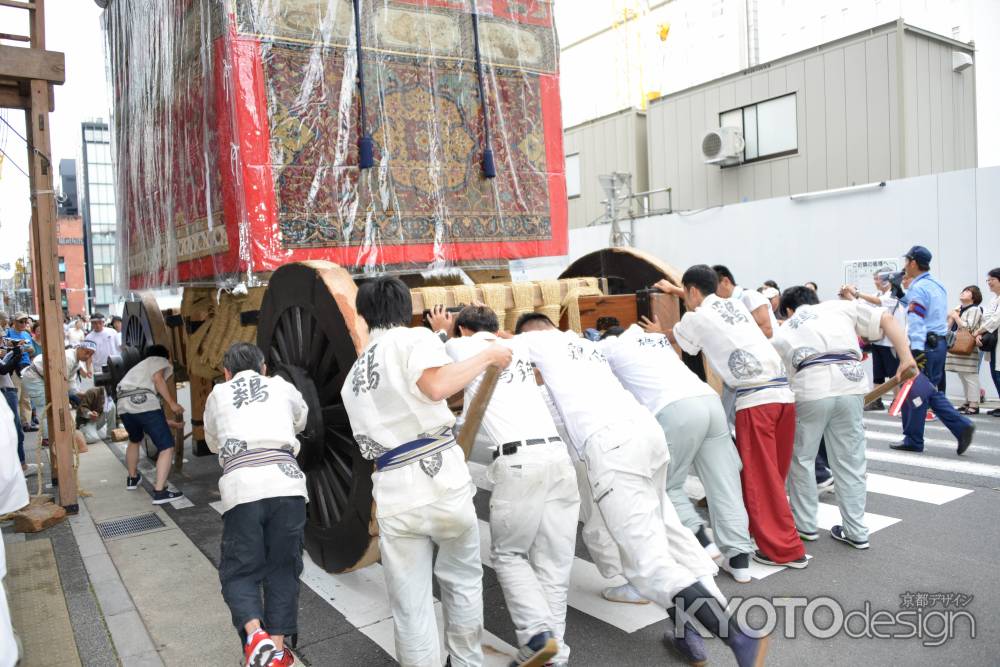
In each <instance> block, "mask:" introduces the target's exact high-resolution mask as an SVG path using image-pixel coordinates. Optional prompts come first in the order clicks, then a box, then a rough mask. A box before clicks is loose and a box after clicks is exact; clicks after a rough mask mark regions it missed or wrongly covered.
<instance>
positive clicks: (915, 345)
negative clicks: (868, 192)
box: [889, 245, 976, 454]
mask: <svg viewBox="0 0 1000 667" xmlns="http://www.w3.org/2000/svg"><path fill="white" fill-rule="evenodd" d="M903 258H904V260H905V261H906V263H905V264H904V265H903V272H904V275H905V276H906V277H907V278H909V279H910V281H911V282H910V285H909V288H908V289H907V291H906V294H905V295H904V296H903V298H902V299H900V303H902V304H903V305H904V306H906V335H907V336H908V337H909V339H910V350H912V352H913V356H915V357H916V356H919V355H920V353H921V352H922V353H923V354H924V363H923V368H922V371H923V375H924V376H925V378H926V379H927V380H928V381H929V382H930V384H929V385H927V383H924V382H921V381H920V378H917V380H915V381H914V383H913V384H912V385H910V388H909V392H908V393H907V395H906V397H905V398H904V399H903V407H902V413H903V434H904V436H905V437H904V438H903V441H902V442H900V443H898V444H895V445H889V447H890V448H892V449H898V450H902V451H906V452H922V451H924V423H925V421H926V418H927V409H928V408H933V409H934V414H935V415H937V417H938V419H940V420H941V423H942V424H944V425H945V426H946V427H947V428H948V430H949V431H951V433H952V435H954V436H955V438H956V440H958V450H957V451H958V453H959V454H964V453H965V450H966V449H968V448H969V445H970V444H971V443H972V436H973V435H974V434H975V431H976V426H975V424H973V423H972V421H971V420H969V419H968V418H966V417H963V416H962V415H960V414H959V413H958V410H956V409H955V406H954V405H952V404H951V401H949V400H948V398H947V397H946V396H945V395H944V394H943V393H942V392H940V391H938V389H937V387H938V383H939V382H941V378H942V377H944V362H945V357H947V355H948V343H947V341H946V340H945V334H946V333H947V332H948V295H947V292H946V291H945V289H944V285H942V284H941V283H940V282H938V280H937V278H935V277H934V276H932V275H931V273H930V270H931V251H930V250H928V249H927V248H925V247H923V246H919V245H917V246H913V247H912V248H910V249H909V250H908V251H907V252H906V254H905V255H904V256H903Z"/></svg>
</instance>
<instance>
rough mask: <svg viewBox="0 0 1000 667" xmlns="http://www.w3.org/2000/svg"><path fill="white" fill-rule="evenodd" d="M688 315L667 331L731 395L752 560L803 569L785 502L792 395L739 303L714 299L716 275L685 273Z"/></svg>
mask: <svg viewBox="0 0 1000 667" xmlns="http://www.w3.org/2000/svg"><path fill="white" fill-rule="evenodd" d="M681 282H682V283H683V285H684V303H685V305H686V306H687V309H688V310H687V312H686V313H685V314H684V317H682V318H681V321H680V322H678V323H677V324H676V325H675V326H674V328H673V331H672V332H668V335H669V336H672V337H673V338H674V339H675V340H676V342H677V343H678V344H679V345H680V346H681V348H682V349H683V350H684V351H685V352H687V353H688V354H698V353H699V352H701V351H704V352H705V356H706V357H707V358H708V361H709V363H711V364H712V367H713V368H714V369H715V372H716V373H718V374H719V376H720V377H721V378H722V380H723V382H725V383H726V385H728V386H729V387H732V388H733V390H734V391H735V394H736V405H735V408H736V449H737V450H738V451H739V454H740V459H741V460H742V461H743V472H742V475H741V479H742V480H743V501H744V504H745V506H746V510H747V516H748V517H749V519H750V534H751V535H752V536H753V538H754V540H755V541H756V542H757V548H758V550H757V551H756V552H755V553H754V556H753V558H754V560H757V561H758V562H761V563H764V564H766V565H786V566H788V567H792V568H804V567H806V565H807V564H808V560H806V555H805V549H804V548H803V547H802V541H801V540H800V539H799V536H798V534H797V533H796V532H795V522H794V520H793V519H792V512H791V509H790V508H789V506H788V500H787V499H786V498H785V477H786V476H787V474H788V466H789V465H790V464H791V459H792V447H793V445H794V442H795V395H794V394H792V392H791V390H790V389H789V388H788V378H787V377H785V368H784V366H783V364H782V363H781V359H780V358H779V357H778V354H777V352H775V351H774V348H773V347H772V346H771V345H770V343H768V340H767V338H766V337H765V336H764V333H763V332H762V331H761V329H760V327H759V326H758V325H757V323H756V322H755V321H754V319H753V318H752V317H751V315H750V312H749V311H748V310H747V309H746V308H745V307H744V306H743V304H742V303H740V302H739V301H737V300H735V299H722V298H719V296H718V295H717V294H716V293H715V291H716V288H717V286H718V277H717V275H716V271H714V270H713V269H712V268H711V267H709V266H706V265H704V264H698V265H695V266H692V267H691V268H689V269H688V270H687V271H685V272H684V276H683V277H682V278H681Z"/></svg>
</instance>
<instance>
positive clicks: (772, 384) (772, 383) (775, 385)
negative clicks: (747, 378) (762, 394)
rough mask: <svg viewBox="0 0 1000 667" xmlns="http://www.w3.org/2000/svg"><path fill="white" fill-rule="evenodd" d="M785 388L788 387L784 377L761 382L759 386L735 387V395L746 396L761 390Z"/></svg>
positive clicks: (786, 379)
mask: <svg viewBox="0 0 1000 667" xmlns="http://www.w3.org/2000/svg"><path fill="white" fill-rule="evenodd" d="M787 386H788V378H786V377H778V378H771V379H770V380H767V381H766V382H761V383H760V384H755V385H751V386H749V387H737V388H736V395H737V396H746V395H747V394H752V393H754V392H755V391H761V390H762V389H780V388H781V387H787Z"/></svg>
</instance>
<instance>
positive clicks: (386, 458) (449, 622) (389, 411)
mask: <svg viewBox="0 0 1000 667" xmlns="http://www.w3.org/2000/svg"><path fill="white" fill-rule="evenodd" d="M356 303H357V311H358V315H360V316H361V317H363V318H364V320H365V322H366V323H367V324H368V329H369V334H368V341H367V343H366V345H365V347H364V349H363V350H362V351H361V353H360V354H359V355H358V359H357V361H355V362H354V364H353V366H352V367H351V370H350V373H349V375H348V377H347V380H346V381H345V382H344V388H343V389H342V391H341V396H342V397H343V399H344V407H345V408H346V409H347V414H348V416H349V417H350V421H351V428H352V429H353V431H354V439H355V440H356V441H357V443H358V446H359V447H360V448H361V452H362V454H363V455H364V456H365V458H368V459H372V460H374V461H375V468H376V472H375V473H374V474H373V475H372V484H373V488H372V496H373V497H374V500H375V504H376V518H377V520H378V527H379V548H380V549H381V552H382V568H383V571H384V572H385V579H386V588H387V589H388V592H389V603H390V606H391V607H392V613H393V619H394V621H395V624H396V659H397V660H399V662H400V664H401V665H404V667H411V666H412V667H440V666H441V665H442V664H443V663H444V661H443V660H441V659H440V648H439V642H438V637H439V635H438V633H437V628H436V622H435V618H434V596H433V593H432V589H431V586H432V574H433V575H434V576H436V577H437V581H438V584H439V585H440V587H441V603H442V608H443V612H444V623H445V628H444V640H445V648H446V650H447V652H448V655H449V657H450V660H451V664H452V665H453V667H459V666H463V667H464V666H467V665H469V666H478V665H481V664H482V662H483V650H482V644H481V637H482V632H483V582H482V577H483V568H482V563H481V561H480V555H479V519H478V518H477V517H476V511H475V508H474V507H473V505H472V497H473V495H474V494H475V486H474V485H473V484H472V478H471V477H470V476H469V468H468V466H467V465H466V464H465V457H464V455H463V453H462V449H461V448H460V447H458V446H457V445H456V443H455V438H454V436H453V435H452V426H453V425H454V423H455V417H454V415H453V414H452V413H451V410H449V409H448V405H447V403H446V402H445V399H446V398H448V397H449V396H451V395H452V394H455V393H457V392H459V391H461V390H462V389H464V388H465V386H466V385H468V384H469V383H470V382H472V381H473V380H474V379H475V378H476V377H477V376H478V375H479V374H480V373H482V372H483V371H484V370H486V368H487V367H488V366H490V365H493V366H497V367H499V368H505V367H506V366H507V364H508V363H510V359H511V352H510V348H507V347H504V346H502V345H497V344H491V345H490V346H489V347H487V348H486V349H485V350H483V351H482V352H480V353H479V354H477V355H475V356H474V357H471V358H470V359H467V360H465V361H462V362H458V363H452V360H451V358H450V357H449V356H448V353H447V352H445V348H444V343H443V342H442V341H441V339H440V338H438V337H437V336H435V335H434V333H433V332H431V330H430V329H426V328H423V327H421V328H414V329H411V328H409V326H408V325H409V323H410V320H411V318H412V308H413V306H412V302H411V300H410V291H409V289H408V288H407V287H406V285H404V284H403V283H402V281H400V280H399V279H398V278H389V277H382V278H375V279H373V280H370V281H368V282H366V283H363V284H362V285H361V287H360V288H359V289H358V294H357V299H356ZM435 546H437V547H438V553H437V562H436V563H435V562H434V558H433V557H434V547H435Z"/></svg>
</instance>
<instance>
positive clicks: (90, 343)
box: [76, 340, 97, 352]
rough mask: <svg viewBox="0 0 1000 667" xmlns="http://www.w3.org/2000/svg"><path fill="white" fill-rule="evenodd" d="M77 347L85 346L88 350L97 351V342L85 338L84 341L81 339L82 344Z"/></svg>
mask: <svg viewBox="0 0 1000 667" xmlns="http://www.w3.org/2000/svg"><path fill="white" fill-rule="evenodd" d="M76 347H85V348H87V349H88V350H94V351H95V352H96V351H97V343H95V342H94V341H92V340H83V341H80V344H79V345H77V346H76Z"/></svg>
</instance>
